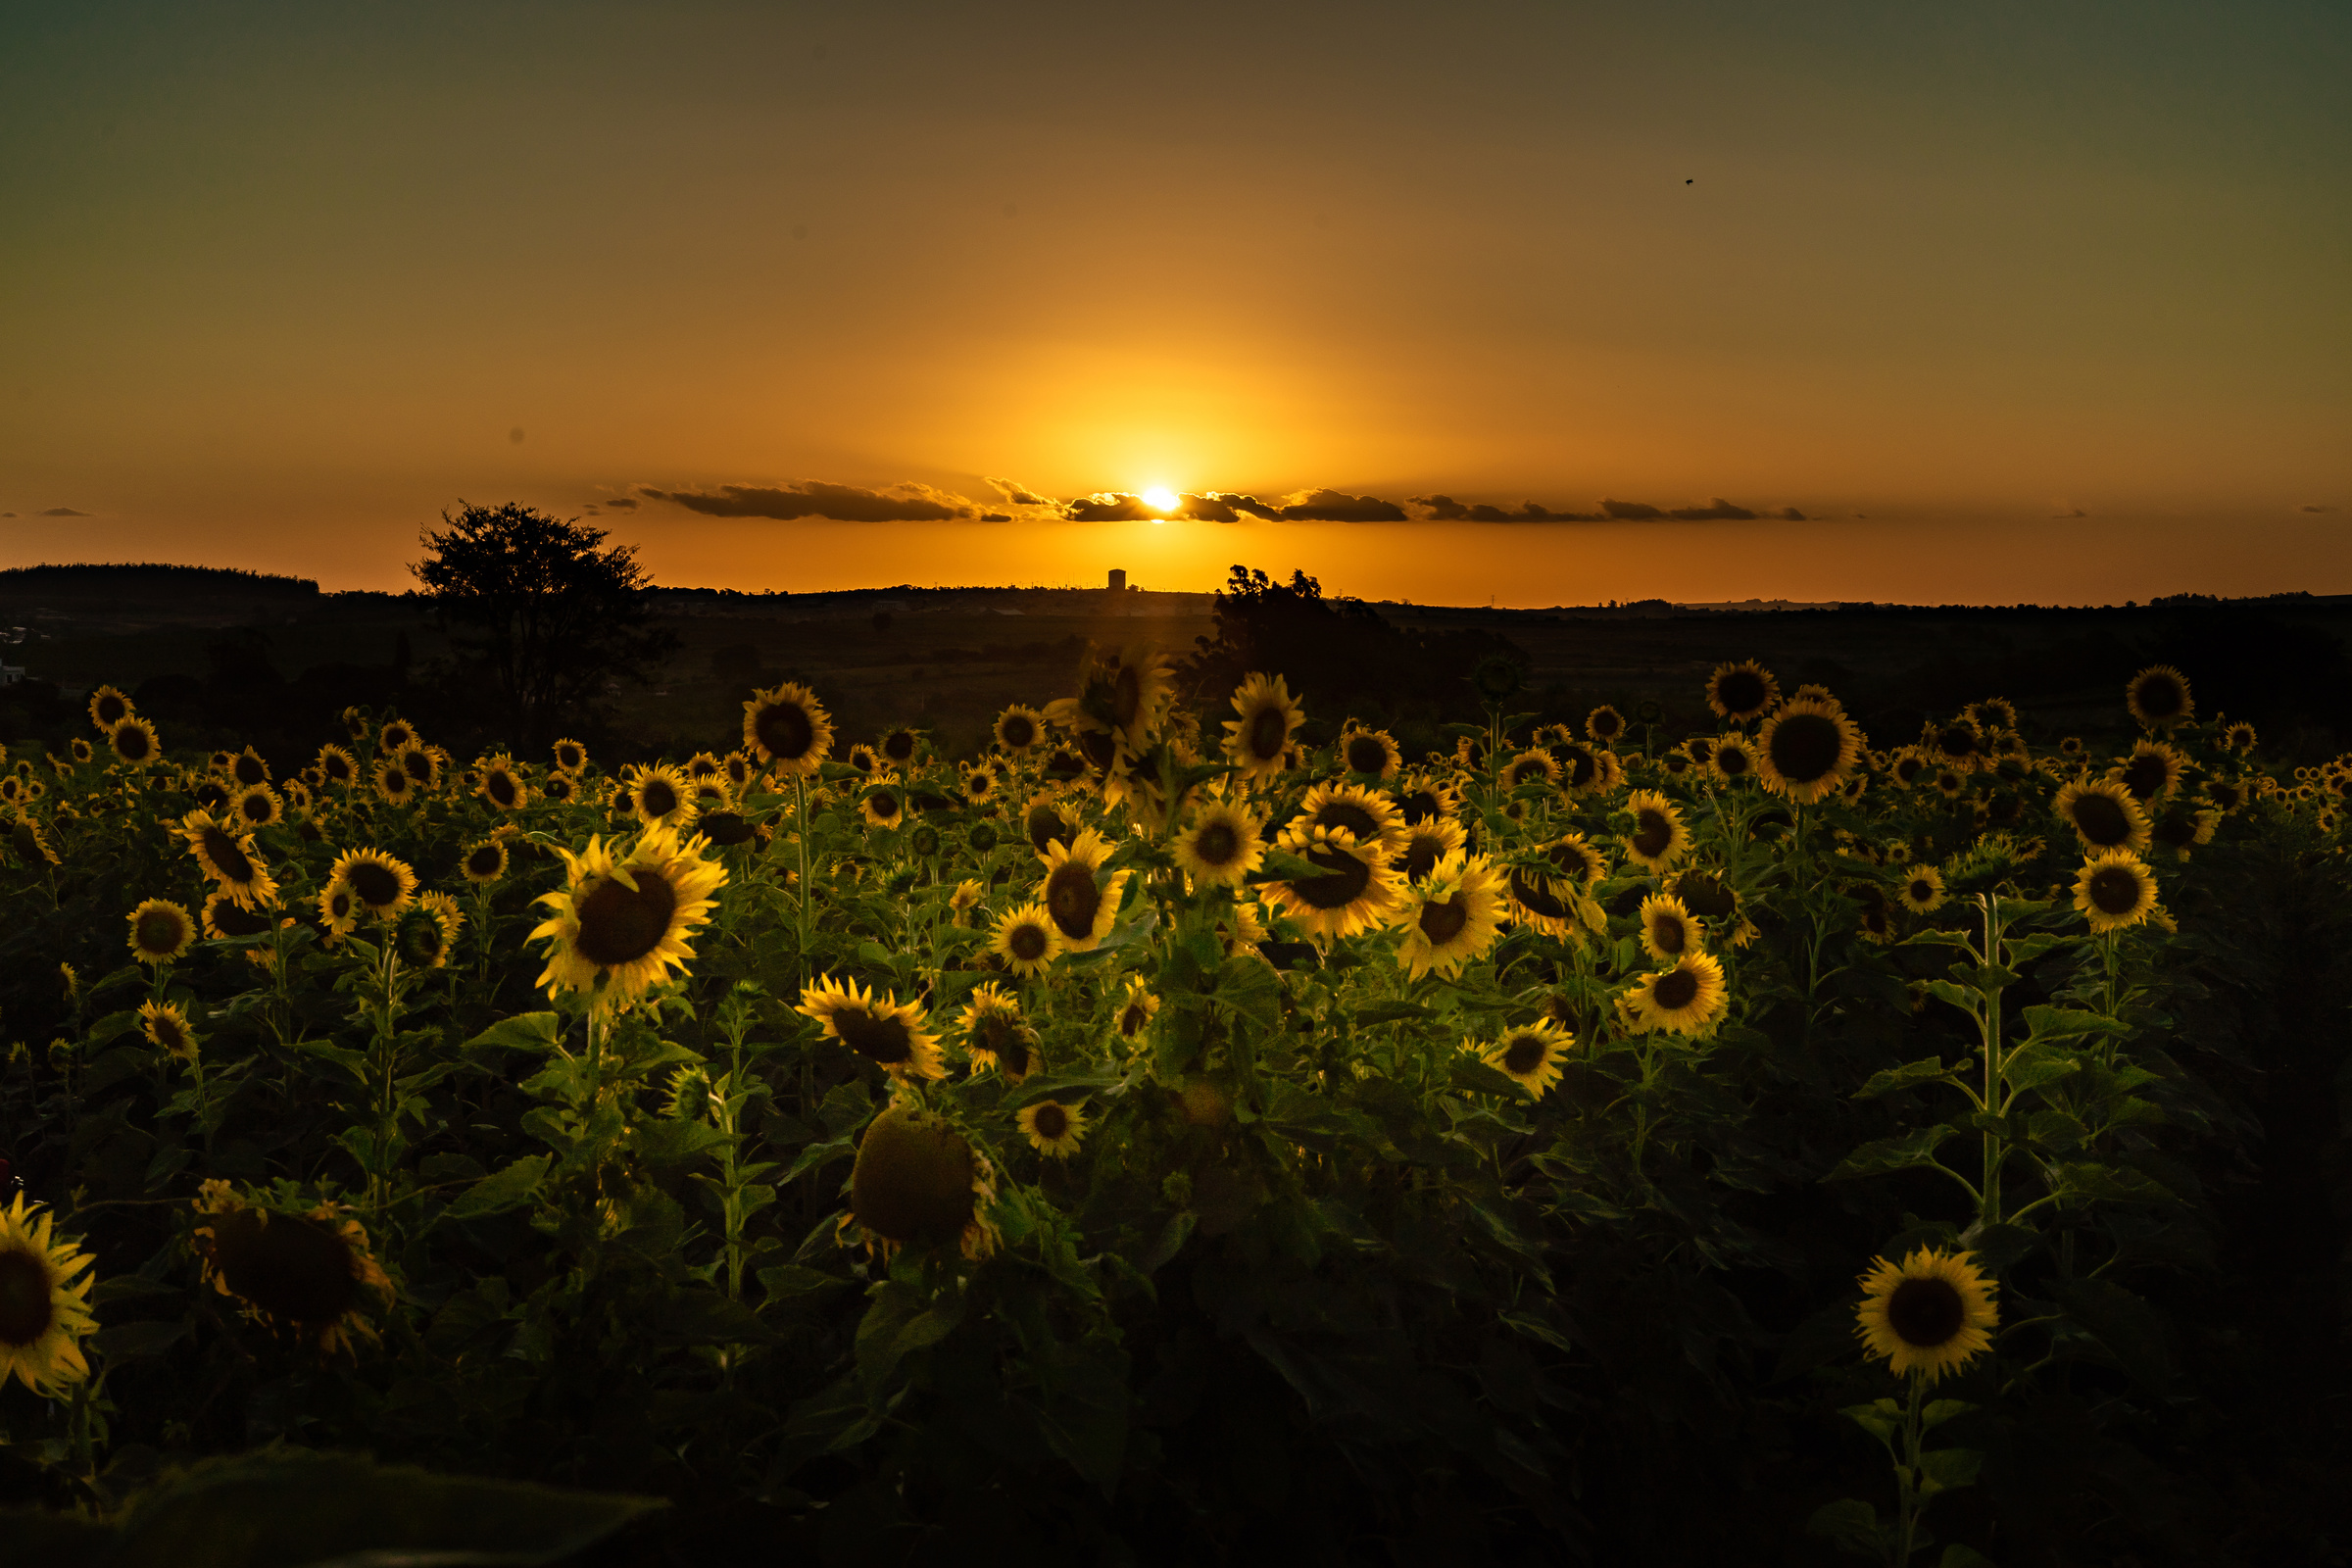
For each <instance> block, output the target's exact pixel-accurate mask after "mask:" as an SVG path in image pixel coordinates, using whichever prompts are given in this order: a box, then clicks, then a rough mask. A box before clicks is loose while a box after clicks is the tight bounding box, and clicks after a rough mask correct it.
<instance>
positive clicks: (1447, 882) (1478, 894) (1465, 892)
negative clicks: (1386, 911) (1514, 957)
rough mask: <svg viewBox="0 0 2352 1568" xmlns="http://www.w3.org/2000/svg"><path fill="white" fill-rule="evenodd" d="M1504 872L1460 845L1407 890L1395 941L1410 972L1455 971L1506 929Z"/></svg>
mask: <svg viewBox="0 0 2352 1568" xmlns="http://www.w3.org/2000/svg"><path fill="white" fill-rule="evenodd" d="M1504 900H1505V895H1504V891H1503V878H1502V876H1501V874H1500V873H1498V872H1497V871H1496V870H1495V867H1494V865H1493V863H1492V862H1491V861H1489V860H1488V859H1487V858H1486V857H1485V856H1483V855H1479V856H1472V855H1467V854H1465V853H1464V852H1463V851H1462V850H1461V849H1460V848H1459V847H1458V846H1457V847H1456V848H1454V849H1453V850H1451V851H1448V852H1447V853H1446V855H1444V856H1442V857H1441V858H1439V860H1438V862H1437V863H1436V864H1435V865H1434V866H1432V867H1431V868H1430V870H1429V873H1428V874H1427V875H1426V876H1425V877H1422V878H1420V879H1419V880H1417V881H1415V882H1414V883H1413V884H1412V886H1411V887H1410V889H1409V890H1408V891H1407V893H1406V896H1405V901H1404V913H1403V917H1402V919H1401V920H1400V922H1399V924H1398V930H1399V932H1400V933H1401V934H1400V936H1399V938H1398V941H1397V959H1398V961H1400V962H1401V963H1403V965H1404V967H1405V972H1406V973H1407V974H1409V975H1410V976H1411V977H1412V978H1413V979H1415V980H1418V979H1420V978H1421V977H1422V976H1423V975H1425V974H1427V973H1429V972H1430V971H1431V970H1433V969H1434V970H1436V971H1437V972H1438V973H1439V974H1441V975H1446V976H1448V977H1450V976H1451V975H1453V974H1455V973H1457V972H1458V971H1459V970H1460V969H1461V967H1462V966H1463V965H1464V964H1466V963H1469V962H1471V961H1472V960H1473V959H1475V958H1477V957H1478V956H1480V955H1482V954H1484V953H1485V952H1486V951H1487V950H1488V949H1489V948H1491V947H1493V946H1494V945H1495V939H1496V938H1497V937H1498V936H1500V935H1501V931H1502V918H1503V912H1504V907H1505V904H1504Z"/></svg>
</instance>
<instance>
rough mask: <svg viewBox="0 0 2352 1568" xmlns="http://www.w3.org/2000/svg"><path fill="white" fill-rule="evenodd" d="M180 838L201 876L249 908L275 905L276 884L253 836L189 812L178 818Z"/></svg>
mask: <svg viewBox="0 0 2352 1568" xmlns="http://www.w3.org/2000/svg"><path fill="white" fill-rule="evenodd" d="M179 835H180V837H181V838H183V839H185V840H187V844H188V851H189V853H190V854H192V855H194V856H195V857H196V863H197V864H198V865H201V866H202V867H204V874H205V875H207V876H209V877H211V878H212V879H213V880H214V881H215V882H217V883H219V884H220V885H221V887H222V888H223V889H225V890H227V892H228V893H229V894H230V895H231V896H233V897H234V898H235V899H236V901H237V903H238V904H239V905H241V906H243V907H245V908H248V909H251V908H254V907H257V906H258V907H266V906H268V905H270V904H274V903H276V902H277V884H276V883H275V882H272V881H271V880H270V867H269V866H268V864H267V863H265V862H264V861H263V859H262V858H261V857H260V856H259V855H258V854H256V853H255V851H254V848H253V835H251V834H250V833H246V832H242V831H240V830H239V829H238V828H237V826H236V825H235V824H234V823H223V822H218V821H215V820H214V819H213V815H212V813H211V812H209V811H204V810H195V811H190V812H189V813H188V814H187V815H186V816H185V817H182V818H181V819H180V824H179Z"/></svg>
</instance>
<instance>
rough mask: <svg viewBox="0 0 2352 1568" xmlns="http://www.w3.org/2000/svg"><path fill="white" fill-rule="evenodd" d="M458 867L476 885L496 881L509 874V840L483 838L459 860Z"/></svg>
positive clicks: (480, 885)
mask: <svg viewBox="0 0 2352 1568" xmlns="http://www.w3.org/2000/svg"><path fill="white" fill-rule="evenodd" d="M458 869H459V870H461V871H463V872H464V873H466V881H468V882H471V883H472V884H473V885H474V886H476V887H482V886H485V885H487V884H489V883H492V882H496V881H497V880H498V879H499V878H501V877H503V876H505V875H506V874H507V841H506V840H505V839H498V838H490V839H484V840H482V841H481V842H480V843H478V844H476V845H474V846H473V847H472V848H471V849H469V850H467V851H466V858H464V859H462V860H460V861H459V862H458Z"/></svg>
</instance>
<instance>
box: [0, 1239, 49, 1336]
mask: <svg viewBox="0 0 2352 1568" xmlns="http://www.w3.org/2000/svg"><path fill="white" fill-rule="evenodd" d="M56 1317H57V1305H56V1302H55V1300H54V1299H53V1296H52V1293H51V1291H50V1288H49V1270H48V1268H47V1267H46V1266H45V1265H44V1264H43V1263H42V1262H41V1260H40V1259H39V1258H37V1257H35V1256H33V1255H32V1253H31V1252H29V1251H27V1250H24V1249H22V1248H11V1249H9V1250H6V1251H0V1345H8V1346H14V1347H17V1348H24V1347H25V1346H28V1345H31V1344H32V1343H33V1342H35V1341H36V1340H38V1339H39V1338H40V1337H41V1336H42V1335H44V1334H46V1333H48V1332H49V1325H50V1324H51V1323H52V1322H54V1321H55V1320H56Z"/></svg>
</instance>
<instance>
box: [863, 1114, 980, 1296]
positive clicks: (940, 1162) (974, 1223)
mask: <svg viewBox="0 0 2352 1568" xmlns="http://www.w3.org/2000/svg"><path fill="white" fill-rule="evenodd" d="M995 1196H996V1183H995V1180H994V1173H993V1172H992V1171H991V1170H990V1168H989V1164H988V1161H987V1160H985V1159H983V1158H981V1157H980V1156H979V1155H978V1154H977V1153H975V1152H973V1150H972V1146H971V1145H970V1144H969V1143H968V1142H966V1141H965V1139H964V1137H963V1135H962V1134H960V1133H958V1132H956V1129H955V1127H954V1126H953V1125H951V1124H950V1123H949V1121H948V1119H947V1118H946V1117H944V1116H941V1115H939V1114H937V1113H936V1112H933V1111H928V1110H924V1109H922V1108H921V1107H920V1106H918V1105H915V1104H913V1103H910V1102H907V1101H894V1102H893V1103H891V1104H890V1105H888V1106H886V1107H885V1108H884V1109H883V1111H882V1114H880V1115H879V1116H876V1117H875V1118H874V1119H873V1120H872V1121H870V1122H868V1123H866V1127H865V1133H864V1135H863V1136H862V1137H860V1138H859V1139H858V1161H857V1164H856V1165H855V1166H854V1167H853V1168H852V1170H851V1172H850V1213H849V1217H848V1220H849V1223H854V1224H855V1225H856V1226H857V1227H858V1228H859V1229H861V1230H862V1231H864V1232H865V1233H866V1235H867V1236H868V1237H869V1238H870V1239H872V1240H873V1241H875V1242H878V1243H880V1244H881V1250H884V1251H886V1252H887V1251H889V1250H893V1249H896V1248H900V1247H946V1246H951V1245H953V1246H956V1248H957V1249H958V1250H960V1251H961V1252H962V1253H963V1255H964V1256H966V1257H982V1256H985V1255H987V1253H988V1252H989V1251H990V1250H991V1249H992V1248H993V1247H994V1245H995V1239H996V1233H995V1231H994V1230H993V1229H992V1228H991V1227H990V1226H989V1224H988V1221H987V1218H986V1214H985V1206H984V1205H985V1204H986V1203H987V1202H988V1201H991V1200H992V1199H994V1197H995Z"/></svg>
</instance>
